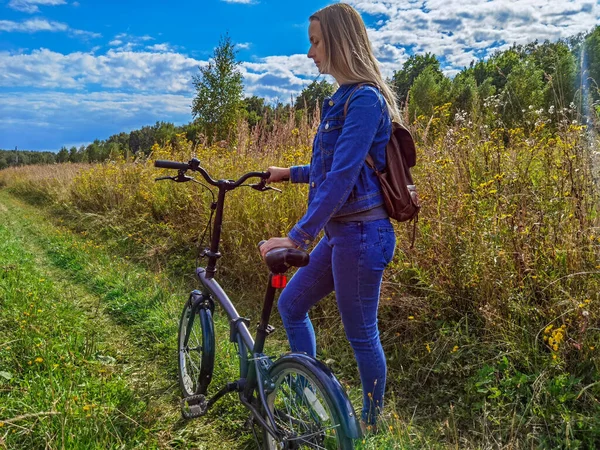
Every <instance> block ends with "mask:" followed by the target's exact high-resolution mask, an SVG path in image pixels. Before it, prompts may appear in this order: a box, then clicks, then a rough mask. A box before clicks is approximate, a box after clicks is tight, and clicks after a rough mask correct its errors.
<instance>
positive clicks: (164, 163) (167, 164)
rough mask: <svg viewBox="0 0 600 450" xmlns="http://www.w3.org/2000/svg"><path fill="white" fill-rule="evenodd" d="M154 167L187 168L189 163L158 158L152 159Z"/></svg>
mask: <svg viewBox="0 0 600 450" xmlns="http://www.w3.org/2000/svg"><path fill="white" fill-rule="evenodd" d="M154 167H161V168H163V169H178V170H188V169H189V168H190V165H189V164H188V163H181V162H177V161H165V160H161V159H158V160H156V161H154Z"/></svg>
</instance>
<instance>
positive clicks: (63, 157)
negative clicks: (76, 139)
mask: <svg viewBox="0 0 600 450" xmlns="http://www.w3.org/2000/svg"><path fill="white" fill-rule="evenodd" d="M68 160H69V150H67V148H66V147H62V148H61V149H60V151H59V152H58V153H57V154H56V162H59V163H64V162H67V161H68Z"/></svg>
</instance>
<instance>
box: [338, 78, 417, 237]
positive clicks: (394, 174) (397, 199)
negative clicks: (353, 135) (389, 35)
mask: <svg viewBox="0 0 600 450" xmlns="http://www.w3.org/2000/svg"><path fill="white" fill-rule="evenodd" d="M366 84H369V85H371V83H360V84H358V86H356V87H355V88H354V90H353V91H352V92H351V93H350V95H349V96H348V100H346V104H345V105H344V118H345V117H346V114H347V113H348V105H349V103H350V99H351V98H352V95H353V94H354V92H356V90H357V89H358V88H359V87H361V86H364V85H366ZM372 86H374V85H372ZM385 153H386V167H385V168H384V169H383V170H381V171H379V170H377V168H376V167H375V164H374V163H373V158H371V155H367V157H366V162H367V164H368V165H369V167H370V168H371V169H373V170H374V171H375V173H376V174H377V177H378V178H379V182H380V183H381V190H382V191H383V198H384V200H385V207H386V209H387V212H388V214H389V216H390V217H391V218H392V219H395V220H397V221H399V222H406V221H407V220H411V219H414V221H415V229H416V222H417V219H418V217H419V210H420V209H421V204H420V202H419V196H418V195H417V189H416V187H415V184H414V182H413V179H412V176H411V174H410V168H411V167H414V165H415V164H416V163H417V152H416V150H415V142H414V140H413V138H412V136H411V134H410V132H409V131H408V130H407V129H406V128H404V126H402V125H401V124H399V123H397V122H392V134H391V136H390V140H389V141H388V143H387V146H386V148H385ZM413 243H414V230H413Z"/></svg>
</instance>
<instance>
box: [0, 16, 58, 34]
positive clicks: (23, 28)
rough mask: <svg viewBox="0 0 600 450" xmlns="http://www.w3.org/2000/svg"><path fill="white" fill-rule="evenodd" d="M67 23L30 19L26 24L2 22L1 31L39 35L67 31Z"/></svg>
mask: <svg viewBox="0 0 600 450" xmlns="http://www.w3.org/2000/svg"><path fill="white" fill-rule="evenodd" d="M68 29H69V27H68V25H67V24H66V23H61V22H52V21H48V20H46V19H29V20H25V21H24V22H13V21H12V20H0V31H6V32H8V33H13V32H20V33H37V32H38V31H53V32H54V31H67V30H68Z"/></svg>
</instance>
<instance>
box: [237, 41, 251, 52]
mask: <svg viewBox="0 0 600 450" xmlns="http://www.w3.org/2000/svg"><path fill="white" fill-rule="evenodd" d="M251 45H252V43H251V42H240V43H239V44H235V47H236V48H238V49H240V50H247V49H249V48H250V46H251Z"/></svg>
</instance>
